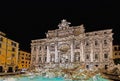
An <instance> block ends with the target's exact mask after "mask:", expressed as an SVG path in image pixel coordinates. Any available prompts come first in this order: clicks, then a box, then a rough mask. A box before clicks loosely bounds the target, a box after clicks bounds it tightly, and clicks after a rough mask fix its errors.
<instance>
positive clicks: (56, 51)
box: [55, 43, 58, 62]
mask: <svg viewBox="0 0 120 81" xmlns="http://www.w3.org/2000/svg"><path fill="white" fill-rule="evenodd" d="M55 62H58V50H57V43H55Z"/></svg>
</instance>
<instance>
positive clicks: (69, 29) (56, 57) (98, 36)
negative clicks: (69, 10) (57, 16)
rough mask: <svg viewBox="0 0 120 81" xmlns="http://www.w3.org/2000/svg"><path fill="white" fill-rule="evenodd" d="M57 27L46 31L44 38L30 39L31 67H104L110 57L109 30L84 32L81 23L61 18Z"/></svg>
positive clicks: (110, 41)
mask: <svg viewBox="0 0 120 81" xmlns="http://www.w3.org/2000/svg"><path fill="white" fill-rule="evenodd" d="M58 27H59V28H58V29H55V30H48V32H47V33H46V38H43V39H35V40H32V41H31V64H32V65H31V66H32V67H36V68H39V67H44V68H54V67H65V68H68V67H72V66H74V65H75V64H79V65H80V64H84V65H85V66H86V68H88V69H89V68H93V67H94V66H96V67H103V68H107V66H108V65H110V63H111V59H112V51H113V50H112V41H113V37H112V36H113V33H112V29H105V30H99V31H93V32H85V28H84V26H83V25H80V26H70V22H67V21H66V20H64V19H63V20H62V21H61V23H60V24H59V25H58Z"/></svg>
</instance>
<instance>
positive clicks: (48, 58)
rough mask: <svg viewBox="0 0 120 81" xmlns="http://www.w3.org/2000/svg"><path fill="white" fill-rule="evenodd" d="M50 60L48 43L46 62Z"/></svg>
mask: <svg viewBox="0 0 120 81" xmlns="http://www.w3.org/2000/svg"><path fill="white" fill-rule="evenodd" d="M49 62H50V50H49V44H48V45H47V63H49Z"/></svg>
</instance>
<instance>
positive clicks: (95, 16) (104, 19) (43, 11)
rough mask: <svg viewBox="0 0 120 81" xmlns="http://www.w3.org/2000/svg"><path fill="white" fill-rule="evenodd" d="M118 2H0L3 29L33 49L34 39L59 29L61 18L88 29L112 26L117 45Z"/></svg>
mask: <svg viewBox="0 0 120 81" xmlns="http://www.w3.org/2000/svg"><path fill="white" fill-rule="evenodd" d="M119 14H120V13H119V3H118V2H115V1H114V0H104V1H102V0H99V1H98V0H73V1H72V0H16V1H8V2H7V1H5V2H2V3H1V4H0V30H1V31H3V32H5V33H6V34H7V37H9V38H10V39H13V40H15V41H17V42H19V43H20V49H21V50H26V51H30V43H31V40H32V39H39V38H44V37H45V32H47V30H51V29H57V28H58V26H57V25H58V24H59V23H60V21H61V20H62V19H67V20H68V21H69V22H71V26H74V25H75V26H76V25H80V24H84V25H85V29H86V31H95V30H103V29H109V28H112V29H113V33H114V44H120V42H119V41H120V33H119V31H120V30H119V27H120V15H119Z"/></svg>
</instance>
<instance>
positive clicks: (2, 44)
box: [0, 32, 19, 73]
mask: <svg viewBox="0 0 120 81" xmlns="http://www.w3.org/2000/svg"><path fill="white" fill-rule="evenodd" d="M18 49H19V43H18V42H15V41H13V40H11V39H9V38H7V37H6V34H5V33H3V32H0V73H1V72H15V71H16V70H17V68H18V67H17V62H18Z"/></svg>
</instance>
